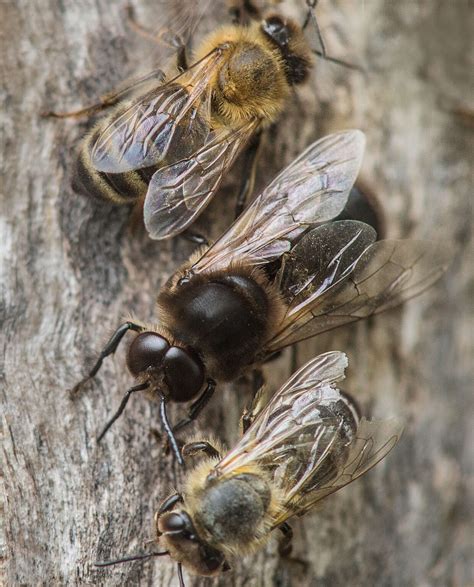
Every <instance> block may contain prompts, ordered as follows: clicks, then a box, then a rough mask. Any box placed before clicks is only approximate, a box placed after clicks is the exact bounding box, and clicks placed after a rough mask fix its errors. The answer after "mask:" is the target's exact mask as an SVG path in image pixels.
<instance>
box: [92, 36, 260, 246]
mask: <svg viewBox="0 0 474 587" xmlns="http://www.w3.org/2000/svg"><path fill="white" fill-rule="evenodd" d="M228 53H229V51H228V50H226V49H225V48H223V47H218V48H216V49H215V50H213V51H211V52H210V53H209V54H208V55H206V56H205V57H204V58H203V59H201V60H200V61H199V62H196V63H195V64H194V65H192V66H191V67H190V68H189V70H188V71H187V72H185V73H183V74H180V75H178V76H176V77H175V78H173V79H171V80H169V81H168V82H166V83H163V84H160V85H158V86H156V87H154V88H153V87H152V88H151V89H150V88H149V87H147V88H146V90H147V91H145V86H144V91H143V93H142V94H140V95H138V91H137V96H136V97H135V98H134V99H132V100H131V101H130V102H129V103H128V102H127V103H126V104H123V105H120V106H119V107H118V109H117V110H116V111H115V112H113V113H112V114H111V115H110V116H109V118H108V119H107V123H106V124H105V125H104V126H103V128H102V129H101V130H100V132H99V134H98V136H97V138H96V140H95V141H94V143H93V144H92V146H91V151H90V161H91V165H92V167H93V168H94V169H95V170H97V171H98V172H101V173H107V174H122V173H128V172H131V171H139V170H142V171H143V170H145V172H147V173H148V174H150V175H151V179H150V181H149V183H148V188H147V194H146V197H145V202H144V209H143V213H144V221H145V227H146V229H147V231H148V233H149V235H150V237H151V238H153V239H157V240H159V239H164V238H169V237H172V236H175V235H176V234H179V233H180V232H182V231H183V230H185V228H187V227H188V226H189V225H190V224H191V223H192V222H193V221H194V220H195V218H196V217H197V216H199V214H200V213H201V212H202V211H203V210H204V208H205V207H206V206H207V205H208V204H209V202H210V200H211V199H212V197H213V195H214V194H215V192H216V191H217V189H218V187H219V185H220V182H221V181H222V178H223V177H224V175H225V173H226V172H227V171H228V170H229V169H230V167H231V166H232V164H233V162H234V161H235V159H236V157H237V156H238V154H239V152H240V151H241V150H242V148H243V147H244V146H245V144H246V143H247V142H248V140H249V139H250V137H251V136H252V135H253V134H254V133H255V131H256V130H257V128H258V127H259V125H260V121H259V120H258V119H256V118H252V119H250V120H248V121H247V122H244V123H242V124H241V125H240V126H238V127H234V128H225V127H218V128H212V127H211V99H212V91H211V90H212V88H211V87H210V80H211V79H212V77H213V76H214V74H215V72H216V70H218V69H219V67H221V65H222V64H223V63H225V60H226V59H227V55H228ZM151 77H152V76H150V75H148V76H146V78H144V79H145V80H149V79H150V78H151Z"/></svg>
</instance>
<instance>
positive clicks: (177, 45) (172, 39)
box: [126, 4, 188, 72]
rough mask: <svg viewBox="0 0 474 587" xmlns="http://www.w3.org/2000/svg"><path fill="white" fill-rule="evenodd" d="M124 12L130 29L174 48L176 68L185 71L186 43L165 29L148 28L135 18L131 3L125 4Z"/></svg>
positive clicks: (186, 62)
mask: <svg viewBox="0 0 474 587" xmlns="http://www.w3.org/2000/svg"><path fill="white" fill-rule="evenodd" d="M126 12H127V19H128V24H129V25H130V27H131V28H132V30H134V31H135V32H136V33H138V34H139V35H140V36H142V37H144V38H145V39H148V40H149V41H153V42H154V43H162V44H163V45H167V46H168V47H172V48H173V49H176V50H177V52H178V70H179V71H180V72H183V71H187V69H188V61H187V57H186V45H185V43H184V42H183V40H182V39H181V37H180V36H179V35H174V34H172V33H170V32H169V31H168V30H166V29H163V30H162V31H160V32H159V33H158V34H156V33H153V32H152V31H150V30H148V29H147V28H146V27H144V26H143V25H142V24H141V23H139V22H138V20H137V19H136V16H135V10H134V8H133V6H132V5H131V4H129V5H128V6H126Z"/></svg>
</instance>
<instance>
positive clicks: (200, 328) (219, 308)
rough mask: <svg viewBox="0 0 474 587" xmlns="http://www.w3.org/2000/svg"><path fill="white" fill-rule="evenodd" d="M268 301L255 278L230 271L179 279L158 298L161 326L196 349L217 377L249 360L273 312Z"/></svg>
mask: <svg viewBox="0 0 474 587" xmlns="http://www.w3.org/2000/svg"><path fill="white" fill-rule="evenodd" d="M249 273H250V272H249ZM270 305H271V299H269V296H268V294H267V291H266V290H265V287H264V286H263V285H261V284H260V283H258V281H257V280H256V279H255V278H253V277H252V276H251V275H245V274H242V273H240V274H239V273H234V274H233V273H232V272H230V273H228V274H225V275H219V274H218V275H215V276H212V275H211V276H209V277H207V276H206V278H204V279H202V278H200V277H196V276H194V277H191V278H190V279H181V280H178V281H177V283H176V285H175V286H171V287H169V288H166V289H165V290H164V291H162V292H161V293H160V295H159V297H158V306H159V309H160V315H161V316H163V317H164V324H165V327H166V329H167V330H168V331H169V332H170V333H171V334H172V336H173V337H174V338H175V339H176V340H179V341H182V343H183V344H186V345H189V346H190V347H192V348H194V349H197V350H198V352H199V354H200V356H201V358H202V360H203V362H204V364H205V365H206V368H207V371H208V372H209V374H210V375H211V377H213V378H214V379H218V380H221V381H229V380H231V379H234V378H235V377H236V376H237V375H238V374H239V373H240V372H241V371H242V369H243V368H244V367H246V366H247V365H249V364H251V363H253V362H254V360H255V355H256V351H257V350H258V349H260V348H261V347H262V344H263V342H264V340H265V337H266V335H267V332H268V328H269V318H270V316H272V315H273V311H272V308H271V307H270Z"/></svg>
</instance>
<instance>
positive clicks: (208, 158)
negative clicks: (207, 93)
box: [143, 119, 259, 239]
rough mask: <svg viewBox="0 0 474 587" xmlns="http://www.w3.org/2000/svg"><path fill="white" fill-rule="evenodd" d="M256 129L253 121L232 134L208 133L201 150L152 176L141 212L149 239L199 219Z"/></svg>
mask: <svg viewBox="0 0 474 587" xmlns="http://www.w3.org/2000/svg"><path fill="white" fill-rule="evenodd" d="M258 125H259V121H258V120H257V119H253V120H250V121H249V122H248V123H246V124H245V125H243V126H242V127H240V128H238V129H236V130H232V131H228V130H220V131H218V132H215V133H213V132H211V133H210V134H209V136H208V138H207V139H206V141H205V144H204V146H203V147H202V148H201V149H199V150H197V151H196V152H193V153H192V154H190V156H189V157H186V158H183V159H181V160H180V161H177V162H176V163H173V164H171V165H168V166H166V167H162V168H160V169H158V170H157V171H156V172H155V174H154V175H153V177H152V179H151V181H150V183H149V185H148V191H147V195H146V198H145V205H144V208H143V213H144V219H145V227H146V229H147V231H148V233H149V235H150V237H151V238H153V239H163V238H169V237H171V236H174V235H176V234H179V233H180V232H182V231H183V230H184V229H185V228H186V227H187V226H189V225H190V224H191V223H192V222H193V221H194V219H195V218H196V217H197V216H199V214H200V213H201V212H202V211H203V210H204V208H205V207H206V206H207V205H208V204H209V202H210V200H211V198H212V197H213V196H214V194H215V192H216V191H217V189H218V187H219V184H220V182H221V181H222V178H223V177H224V175H225V173H226V172H227V171H228V170H229V169H230V167H231V166H232V164H233V162H234V161H235V159H236V157H237V155H238V154H239V152H240V151H241V149H242V148H243V147H244V146H245V144H246V143H247V142H248V140H249V138H250V137H251V136H252V134H253V133H254V132H255V131H256V129H257V127H258Z"/></svg>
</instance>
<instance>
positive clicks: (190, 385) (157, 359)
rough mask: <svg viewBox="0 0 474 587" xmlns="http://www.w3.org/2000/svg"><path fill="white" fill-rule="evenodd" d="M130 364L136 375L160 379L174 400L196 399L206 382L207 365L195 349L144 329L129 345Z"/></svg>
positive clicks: (131, 371) (128, 364)
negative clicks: (170, 341)
mask: <svg viewBox="0 0 474 587" xmlns="http://www.w3.org/2000/svg"><path fill="white" fill-rule="evenodd" d="M127 366H128V369H129V370H130V373H131V374H132V375H134V376H135V377H139V376H144V377H145V378H148V379H150V380H152V381H153V382H156V381H159V382H160V383H161V384H163V385H164V386H165V387H166V389H167V395H169V398H170V399H172V400H173V401H175V402H187V401H189V400H191V399H193V398H194V397H195V396H196V395H198V393H199V391H200V389H201V387H202V385H203V383H204V376H205V369H204V365H203V364H202V361H201V360H200V359H199V357H198V356H197V355H196V353H194V352H193V351H192V350H191V349H183V348H181V347H177V346H173V345H170V343H169V341H168V340H166V338H164V337H163V336H161V335H160V334H157V333H156V332H141V333H140V334H138V335H137V336H136V337H135V338H134V340H133V341H132V343H131V345H130V347H129V349H128V354H127Z"/></svg>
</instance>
